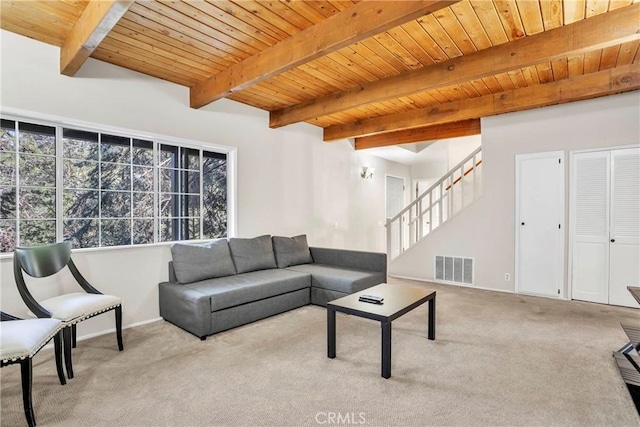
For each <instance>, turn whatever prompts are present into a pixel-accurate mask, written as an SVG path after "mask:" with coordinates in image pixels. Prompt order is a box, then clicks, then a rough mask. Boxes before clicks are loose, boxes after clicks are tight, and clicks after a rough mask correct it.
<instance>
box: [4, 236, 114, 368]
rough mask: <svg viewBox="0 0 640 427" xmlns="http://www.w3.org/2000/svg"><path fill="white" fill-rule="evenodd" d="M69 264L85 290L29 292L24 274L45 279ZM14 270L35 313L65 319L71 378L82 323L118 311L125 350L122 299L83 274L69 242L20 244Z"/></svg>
mask: <svg viewBox="0 0 640 427" xmlns="http://www.w3.org/2000/svg"><path fill="white" fill-rule="evenodd" d="M65 267H68V268H69V270H70V271H71V274H72V275H73V277H74V279H75V280H76V282H77V283H78V284H79V285H80V287H81V288H82V292H72V293H68V294H62V295H59V296H56V297H53V298H48V299H45V300H42V301H37V300H36V299H35V298H34V297H33V295H31V292H29V289H28V288H27V284H26V283H25V280H24V276H23V274H22V273H23V272H25V273H27V274H28V275H29V276H31V277H35V278H44V277H48V276H52V275H54V274H56V273H58V272H59V271H61V270H62V269H63V268H65ZM13 273H14V277H15V281H16V284H17V286H18V292H20V296H21V297H22V300H23V301H24V303H25V304H26V305H27V307H28V308H29V310H31V313H33V315H34V316H35V317H38V318H53V319H58V320H60V321H61V322H62V328H63V329H62V337H63V341H64V345H63V347H64V362H65V367H66V368H67V376H68V377H69V378H73V363H72V360H71V349H72V347H75V346H76V325H77V324H78V323H79V322H81V321H83V320H86V319H89V318H90V317H94V316H97V315H99V314H102V313H104V312H107V311H110V310H114V311H115V314H116V316H115V317H116V336H117V340H118V349H119V350H120V351H122V349H123V344H122V299H121V298H119V297H116V296H113V295H104V294H102V293H101V292H100V291H98V290H97V289H96V288H94V287H93V286H92V285H91V284H90V283H89V282H88V281H87V280H86V279H85V278H84V277H83V276H82V274H80V271H78V268H77V267H76V265H75V264H74V263H73V260H72V259H71V244H70V243H69V242H61V243H53V244H50V245H43V246H29V247H26V246H24V247H16V248H15V250H14V254H13Z"/></svg>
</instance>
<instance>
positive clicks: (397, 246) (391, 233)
mask: <svg viewBox="0 0 640 427" xmlns="http://www.w3.org/2000/svg"><path fill="white" fill-rule="evenodd" d="M481 192H482V147H478V148H477V149H476V150H475V151H473V152H472V153H471V154H469V155H468V156H467V157H466V158H465V159H464V160H462V161H461V162H460V163H458V164H457V165H456V166H454V167H453V168H452V169H451V170H450V171H449V172H448V173H447V174H446V175H444V176H443V177H442V178H440V179H439V180H438V181H437V182H436V183H435V184H433V185H432V186H431V187H429V188H428V189H427V190H426V191H424V192H423V193H422V194H420V195H419V196H418V197H417V198H416V199H415V200H414V201H413V202H411V203H410V204H409V205H408V206H406V207H405V208H404V209H402V210H401V211H400V212H399V213H398V214H397V215H396V216H394V217H393V218H391V219H389V220H387V224H386V228H387V258H388V260H389V263H391V262H393V261H394V260H395V259H397V258H398V257H400V256H401V255H402V254H403V253H405V252H406V251H408V250H410V249H411V248H412V247H414V246H415V245H417V244H418V243H420V242H421V241H422V240H424V239H425V238H426V237H427V236H428V235H429V233H432V232H433V231H434V230H436V229H437V228H438V227H440V226H442V225H443V224H445V223H447V222H448V221H449V220H450V219H451V218H453V217H454V216H455V215H457V214H458V213H460V212H461V211H462V210H464V209H465V208H466V207H467V206H469V205H470V204H471V203H473V202H474V201H475V200H477V199H478V197H479V196H480V195H481Z"/></svg>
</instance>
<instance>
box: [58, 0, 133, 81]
mask: <svg viewBox="0 0 640 427" xmlns="http://www.w3.org/2000/svg"><path fill="white" fill-rule="evenodd" d="M133 3H134V1H133V0H101V1H90V2H89V3H88V4H87V7H86V9H85V10H84V12H82V15H81V16H80V19H78V22H76V24H75V25H74V27H73V29H72V30H71V33H69V36H68V37H67V39H66V40H65V42H64V44H63V45H62V47H61V48H60V73H62V74H64V75H67V76H74V75H75V74H76V73H77V72H78V70H79V69H80V67H82V64H84V62H85V61H86V60H87V58H88V57H89V56H90V55H91V54H92V53H93V51H94V50H96V48H97V47H98V46H99V45H100V43H101V42H102V40H103V39H104V38H105V37H106V36H107V34H109V32H110V31H111V29H112V28H113V27H115V26H116V24H117V23H118V21H119V20H120V18H122V16H123V15H124V14H125V13H126V12H127V10H128V9H129V7H130V6H131V5H132V4H133Z"/></svg>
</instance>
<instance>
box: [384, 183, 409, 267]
mask: <svg viewBox="0 0 640 427" xmlns="http://www.w3.org/2000/svg"><path fill="white" fill-rule="evenodd" d="M386 195H387V196H386V198H387V200H386V202H387V203H386V204H387V220H389V219H391V218H393V217H394V216H396V215H397V214H398V213H399V212H400V211H401V210H402V209H403V208H404V179H403V178H398V177H395V176H389V175H387V177H386ZM397 224H398V225H396V226H394V227H392V228H391V253H390V254H389V255H391V256H397V255H399V254H400V253H401V252H402V248H400V233H404V226H403V225H404V224H403V222H402V221H400V222H397ZM401 225H402V226H401ZM403 237H406V236H403ZM403 241H406V239H403Z"/></svg>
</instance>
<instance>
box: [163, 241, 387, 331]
mask: <svg viewBox="0 0 640 427" xmlns="http://www.w3.org/2000/svg"><path fill="white" fill-rule="evenodd" d="M171 254H172V257H173V261H171V262H170V263H169V281H168V282H163V283H160V285H159V287H160V288H159V293H160V316H162V317H163V318H164V319H165V320H167V321H169V322H171V323H173V324H175V325H177V326H179V327H180V328H182V329H184V330H186V331H188V332H191V333H192V334H194V335H196V336H198V337H200V339H203V340H204V339H206V337H207V336H208V335H211V334H215V333H217V332H220V331H224V330H226V329H230V328H234V327H236V326H240V325H244V324H246V323H250V322H253V321H256V320H259V319H263V318H265V317H269V316H273V315H275V314H278V313H282V312H284V311H288V310H292V309H294V308H298V307H302V306H304V305H307V304H316V305H321V306H325V305H326V304H327V302H328V301H331V300H333V299H336V298H340V297H342V296H345V295H349V294H351V293H353V292H358V291H361V290H363V289H366V288H369V287H371V286H374V285H377V284H379V283H383V282H385V281H386V278H387V257H386V254H383V253H374V252H361V251H350V250H341V249H328V248H314V247H311V248H310V247H309V246H308V245H307V239H306V236H305V235H302V236H296V237H280V236H273V237H271V236H268V235H265V236H260V237H256V238H252V239H239V238H231V239H228V240H227V239H218V240H214V241H212V242H209V243H206V244H203V245H195V244H185V243H176V244H174V245H173V246H172V247H171Z"/></svg>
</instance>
